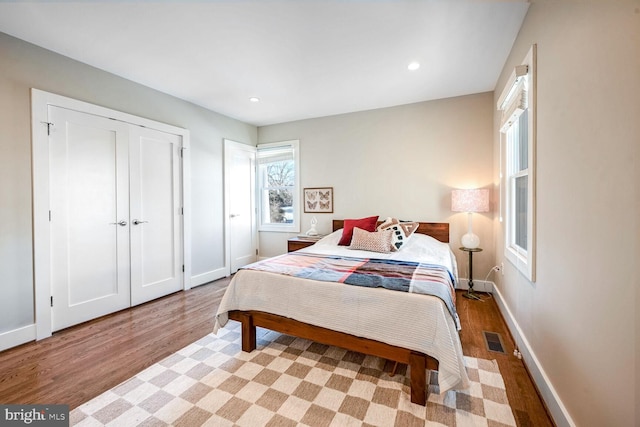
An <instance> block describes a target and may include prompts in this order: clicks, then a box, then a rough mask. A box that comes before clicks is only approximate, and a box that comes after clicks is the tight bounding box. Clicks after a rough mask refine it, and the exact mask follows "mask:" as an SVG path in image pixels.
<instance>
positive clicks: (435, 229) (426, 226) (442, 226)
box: [333, 219, 449, 243]
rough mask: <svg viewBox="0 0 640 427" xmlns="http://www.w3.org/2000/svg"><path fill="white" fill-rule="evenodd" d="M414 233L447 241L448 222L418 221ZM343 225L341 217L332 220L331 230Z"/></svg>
mask: <svg viewBox="0 0 640 427" xmlns="http://www.w3.org/2000/svg"><path fill="white" fill-rule="evenodd" d="M380 224H382V221H378V225H380ZM418 224H420V225H419V226H418V229H417V230H416V233H420V234H426V235H427V236H431V237H433V238H434V239H436V240H440V241H441V242H444V243H449V223H448V222H419V223H418ZM343 227H344V220H343V219H334V220H333V231H336V230H339V229H341V228H343Z"/></svg>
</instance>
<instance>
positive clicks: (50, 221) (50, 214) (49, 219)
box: [49, 211, 51, 222]
mask: <svg viewBox="0 0 640 427" xmlns="http://www.w3.org/2000/svg"><path fill="white" fill-rule="evenodd" d="M49 222H51V211H49Z"/></svg>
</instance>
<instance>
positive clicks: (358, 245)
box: [349, 227, 393, 253]
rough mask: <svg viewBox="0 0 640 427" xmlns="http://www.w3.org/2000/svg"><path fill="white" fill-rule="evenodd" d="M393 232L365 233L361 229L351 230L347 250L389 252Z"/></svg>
mask: <svg viewBox="0 0 640 427" xmlns="http://www.w3.org/2000/svg"><path fill="white" fill-rule="evenodd" d="M392 236H393V231H391V230H384V231H373V232H370V231H366V230H363V229H361V228H357V227H356V228H354V229H353V238H352V239H351V246H349V249H360V250H363V251H371V252H382V253H388V252H391V238H392Z"/></svg>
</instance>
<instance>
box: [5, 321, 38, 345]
mask: <svg viewBox="0 0 640 427" xmlns="http://www.w3.org/2000/svg"><path fill="white" fill-rule="evenodd" d="M35 339H36V325H35V324H33V323H32V324H31V325H27V326H23V327H21V328H18V329H13V330H11V331H6V332H3V333H1V334H0V351H3V350H6V349H8V348H11V347H15V346H17V345H20V344H24V343H27V342H29V341H33V340H35Z"/></svg>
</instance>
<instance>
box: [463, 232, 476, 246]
mask: <svg viewBox="0 0 640 427" xmlns="http://www.w3.org/2000/svg"><path fill="white" fill-rule="evenodd" d="M461 243H462V246H464V247H465V248H469V249H475V248H477V247H478V246H480V238H479V237H478V236H476V235H475V234H473V233H467V234H465V235H464V236H462V239H461Z"/></svg>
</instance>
